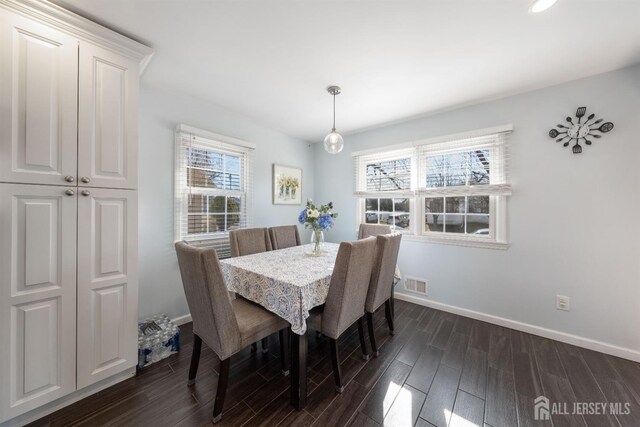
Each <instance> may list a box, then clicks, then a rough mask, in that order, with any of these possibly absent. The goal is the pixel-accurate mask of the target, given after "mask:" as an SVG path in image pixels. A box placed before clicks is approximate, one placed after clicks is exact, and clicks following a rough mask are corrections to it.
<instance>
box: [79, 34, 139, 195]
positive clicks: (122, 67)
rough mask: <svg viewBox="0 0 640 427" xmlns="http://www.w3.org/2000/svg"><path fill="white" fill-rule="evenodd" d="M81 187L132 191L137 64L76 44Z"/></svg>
mask: <svg viewBox="0 0 640 427" xmlns="http://www.w3.org/2000/svg"><path fill="white" fill-rule="evenodd" d="M79 70H80V80H79V91H80V92H79V108H80V109H79V111H78V177H79V185H81V186H89V187H104V188H130V189H133V188H136V186H137V180H138V176H137V164H138V160H137V158H138V63H137V62H136V61H134V60H132V59H129V58H126V57H123V56H121V55H118V54H116V53H113V52H112V51H109V50H107V49H103V48H100V47H97V46H93V45H91V44H88V43H84V42H81V44H80V67H79Z"/></svg>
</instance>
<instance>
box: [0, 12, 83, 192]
mask: <svg viewBox="0 0 640 427" xmlns="http://www.w3.org/2000/svg"><path fill="white" fill-rule="evenodd" d="M0 56H1V60H0V108H1V111H2V114H0V182H16V183H33V184H53V185H65V183H66V181H65V179H64V178H65V177H66V176H71V177H72V178H73V179H75V177H76V170H77V161H76V147H77V130H78V127H77V117H78V108H77V98H78V65H77V64H78V39H77V38H75V37H72V36H70V35H68V34H66V33H63V32H61V31H58V30H55V29H52V28H50V27H48V26H45V25H43V24H40V23H38V22H34V21H33V20H31V19H28V18H25V17H22V16H20V15H18V14H15V13H10V12H7V11H0Z"/></svg>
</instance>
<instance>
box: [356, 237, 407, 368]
mask: <svg viewBox="0 0 640 427" xmlns="http://www.w3.org/2000/svg"><path fill="white" fill-rule="evenodd" d="M401 239H402V234H400V233H394V234H382V235H379V236H376V261H375V263H374V264H373V271H372V272H371V282H370V284H369V292H368V293H367V300H366V303H365V306H364V308H365V311H366V313H367V324H368V326H369V340H370V341H371V350H372V351H373V354H374V355H375V356H377V355H378V346H377V344H376V337H375V335H374V331H373V313H374V312H375V311H376V310H377V309H378V308H380V306H382V304H384V313H385V317H386V318H387V323H388V325H389V332H390V333H391V335H393V303H392V301H393V285H394V283H395V281H394V274H395V270H396V263H397V262H398V252H399V251H400V240H401Z"/></svg>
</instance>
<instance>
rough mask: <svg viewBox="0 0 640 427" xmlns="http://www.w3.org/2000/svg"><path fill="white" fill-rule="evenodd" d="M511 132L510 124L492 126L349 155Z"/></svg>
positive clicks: (354, 153) (511, 126) (380, 152)
mask: <svg viewBox="0 0 640 427" xmlns="http://www.w3.org/2000/svg"><path fill="white" fill-rule="evenodd" d="M512 131H513V125H512V124H506V125H500V126H493V127H490V128H484V129H476V130H472V131H466V132H459V133H454V134H449V135H441V136H435V137H432V138H426V139H420V140H417V141H409V142H403V143H400V144H394V145H386V146H384V147H378V148H369V149H366V150H360V151H354V152H352V153H351V156H352V157H356V156H366V155H368V154H384V153H386V152H388V151H396V150H402V149H407V148H413V147H417V146H420V145H428V144H437V143H440V142H446V141H455V140H458V139H466V138H478V137H481V136H487V135H492V134H496V133H506V132H512Z"/></svg>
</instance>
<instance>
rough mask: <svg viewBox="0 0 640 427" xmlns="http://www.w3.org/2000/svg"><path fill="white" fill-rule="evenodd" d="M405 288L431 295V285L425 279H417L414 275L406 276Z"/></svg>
mask: <svg viewBox="0 0 640 427" xmlns="http://www.w3.org/2000/svg"><path fill="white" fill-rule="evenodd" d="M404 288H405V289H406V290H408V291H411V292H417V293H419V294H423V295H429V287H428V285H427V281H426V280H424V279H416V278H414V277H406V278H405V279H404Z"/></svg>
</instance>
